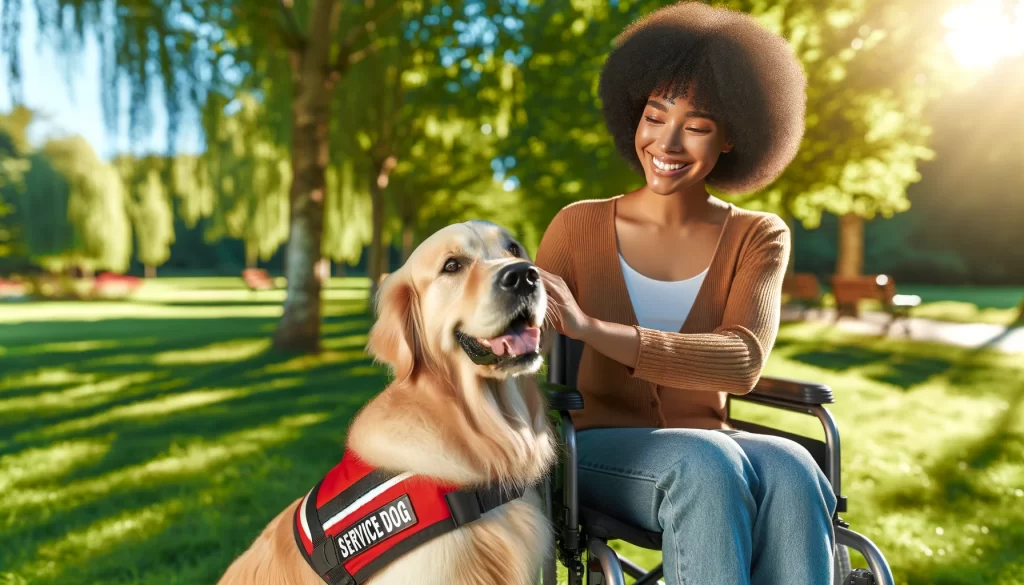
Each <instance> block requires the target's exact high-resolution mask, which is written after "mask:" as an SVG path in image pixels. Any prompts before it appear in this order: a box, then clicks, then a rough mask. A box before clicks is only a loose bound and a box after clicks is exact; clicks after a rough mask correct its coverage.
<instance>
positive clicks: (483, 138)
mask: <svg viewBox="0 0 1024 585" xmlns="http://www.w3.org/2000/svg"><path fill="white" fill-rule="evenodd" d="M474 6H475V7H476V8H475V9H472V7H474ZM460 7H461V8H462V9H463V10H462V12H463V13H464V14H465V15H466V20H465V21H461V20H455V21H452V23H451V26H452V27H453V28H454V29H455V30H459V29H462V31H463V32H462V33H460V40H459V42H460V43H461V44H462V45H472V44H474V43H478V44H479V45H480V46H481V47H482V53H481V56H480V58H479V59H476V60H474V59H469V58H468V57H467V50H466V49H465V47H464V46H463V47H453V46H450V45H451V43H452V41H451V38H450V37H449V36H448V35H446V34H443V33H444V27H443V23H445V22H446V21H449V20H451V19H453V18H454V17H455V16H456V15H457V14H458V10H459V8H460ZM483 8H484V5H483V4H482V3H472V2H467V3H464V4H461V5H460V4H455V5H454V7H453V5H450V4H445V3H410V4H408V5H407V7H406V9H405V10H404V11H403V13H402V17H401V18H399V19H395V20H394V21H389V23H388V25H387V26H381V27H378V28H377V29H376V31H375V33H374V38H373V40H372V43H373V46H374V47H376V50H375V51H374V52H373V54H371V55H369V56H367V57H366V58H365V59H363V60H362V61H361V62H360V63H358V64H356V65H353V66H352V67H351V69H350V70H349V73H348V75H347V76H346V78H345V79H344V81H342V82H341V86H340V88H339V90H340V91H339V92H338V93H337V95H336V99H335V107H336V108H337V113H338V115H337V116H336V117H335V118H334V119H335V120H337V122H336V124H337V125H338V126H340V128H339V129H338V130H336V131H332V132H331V136H332V145H331V148H332V151H334V152H339V153H343V155H344V159H345V160H346V161H351V165H352V170H353V172H354V173H355V176H356V177H358V178H359V179H357V193H358V195H357V193H352V194H351V195H355V196H362V197H366V198H368V200H369V209H370V212H371V213H370V230H369V231H370V236H371V239H370V253H369V262H368V263H369V274H370V279H371V287H374V288H375V286H376V284H377V282H378V279H379V277H380V275H381V274H382V273H383V272H385V271H387V270H388V267H387V264H386V260H387V251H388V249H387V247H386V246H387V244H388V243H389V239H392V238H393V237H394V236H396V235H397V236H398V237H397V239H400V240H401V246H402V248H403V251H402V253H403V257H407V256H408V254H409V253H410V252H411V248H412V246H413V245H414V243H415V240H416V235H415V233H414V227H415V226H417V225H418V223H419V221H420V220H421V219H422V218H421V217H419V216H420V215H421V213H422V212H423V211H424V209H425V207H427V206H430V200H431V199H432V198H433V197H434V196H435V195H436V193H438V192H439V191H443V192H445V193H446V194H448V197H449V198H450V197H451V196H452V194H454V193H459V192H460V191H461V190H463V189H465V188H466V187H468V186H469V185H474V186H480V185H481V183H486V182H491V175H492V171H491V169H490V164H491V159H492V158H493V157H495V156H497V151H496V149H495V143H496V139H497V138H498V136H497V134H494V135H491V136H488V135H486V134H484V133H483V132H482V131H481V130H480V129H481V127H482V126H483V125H484V124H486V123H487V122H488V121H493V119H494V117H495V116H496V115H500V113H501V111H502V108H505V109H508V106H509V105H510V100H509V99H508V98H507V96H505V94H504V92H505V90H507V89H509V87H508V82H509V80H510V79H511V77H510V75H508V73H509V70H510V69H511V68H514V67H515V65H514V64H512V63H510V62H508V61H507V60H503V59H498V58H495V56H494V45H495V44H496V42H497V41H498V39H499V36H500V35H499V32H500V31H499V30H498V27H497V26H496V25H495V22H494V20H495V18H494V17H493V15H489V14H487V13H486V12H484V11H483ZM508 19H509V20H510V21H514V20H515V19H513V18H512V17H508ZM462 25H465V26H462ZM505 26H509V24H506V25H505ZM511 26H512V27H515V26H516V25H515V24H511ZM488 27H491V28H493V30H488ZM471 28H473V29H476V30H479V31H481V32H479V33H477V34H475V35H467V34H466V33H465V31H466V30H469V29H471ZM505 125H506V126H507V123H506V124H505ZM346 130H347V131H346ZM360 184H361V186H362V188H359V185H360ZM443 203H444V204H450V199H447V198H446V199H444V200H443ZM456 215H457V214H456V213H452V214H447V216H448V217H455V216H456ZM389 216H390V218H391V221H389Z"/></svg>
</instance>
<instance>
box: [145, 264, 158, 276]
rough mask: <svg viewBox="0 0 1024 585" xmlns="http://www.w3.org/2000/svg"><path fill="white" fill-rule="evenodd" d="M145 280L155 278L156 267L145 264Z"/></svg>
mask: <svg viewBox="0 0 1024 585" xmlns="http://www.w3.org/2000/svg"><path fill="white" fill-rule="evenodd" d="M146 278H156V266H153V265H152V264H146Z"/></svg>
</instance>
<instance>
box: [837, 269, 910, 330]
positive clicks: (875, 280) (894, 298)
mask: <svg viewBox="0 0 1024 585" xmlns="http://www.w3.org/2000/svg"><path fill="white" fill-rule="evenodd" d="M832 294H833V295H834V296H835V300H836V321H838V320H839V319H840V318H842V317H855V318H856V317H859V316H860V301H862V300H873V301H879V302H880V303H881V304H882V310H883V311H885V313H887V314H888V315H889V322H888V323H886V331H888V330H889V329H890V328H891V327H892V325H893V323H894V322H895V321H896V320H897V319H900V318H902V319H903V320H904V331H906V332H907V334H909V333H910V323H909V321H908V318H909V317H910V310H911V309H913V308H914V307H916V306H918V305H920V304H921V297H919V296H917V295H900V294H896V282H895V281H893V279H892V278H891V277H889V276H887V275H885V274H871V275H864V276H833V277H832Z"/></svg>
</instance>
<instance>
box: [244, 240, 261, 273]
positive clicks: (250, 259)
mask: <svg viewBox="0 0 1024 585" xmlns="http://www.w3.org/2000/svg"><path fill="white" fill-rule="evenodd" d="M258 258H259V254H258V253H257V251H256V244H252V245H250V244H246V245H245V267H246V268H256V261H257V260H258Z"/></svg>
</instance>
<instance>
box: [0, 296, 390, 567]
mask: <svg viewBox="0 0 1024 585" xmlns="http://www.w3.org/2000/svg"><path fill="white" fill-rule="evenodd" d="M364 305H365V302H356V301H353V302H343V303H336V304H335V305H334V306H333V307H331V309H330V310H329V311H325V312H326V313H327V314H328V316H326V317H325V318H324V324H323V332H324V336H325V339H324V347H325V350H324V351H323V353H322V354H321V355H319V356H299V355H290V354H285V353H280V352H275V351H270V350H268V347H269V335H270V334H271V333H272V332H273V328H274V327H275V326H276V319H270V318H257V317H252V318H249V317H239V318H230V319H215V318H209V319H204V318H185V319H164V318H134V319H111V320H104V321H95V322H90V321H63V322H56V321H54V322H43V323H31V324H11V325H9V326H5V327H4V332H3V334H2V340H3V343H4V345H5V348H6V350H7V351H8V352H9V353H10V354H11V355H10V356H5V358H7V357H13V358H14V359H5V360H4V367H3V369H2V370H0V388H3V390H0V426H2V427H3V429H4V433H3V436H2V437H0V489H3V491H4V492H5V494H8V495H10V497H6V496H5V498H3V501H2V502H0V567H3V570H4V571H11V572H12V574H13V575H17V576H19V577H20V578H24V579H25V580H27V581H28V582H31V583H33V584H36V583H40V584H46V583H67V582H88V583H96V584H99V585H103V584H108V583H110V584H112V583H118V584H123V583H180V582H195V583H212V582H216V580H217V578H218V576H219V575H220V574H221V573H222V572H223V571H224V569H225V568H226V567H227V566H228V564H230V562H231V560H233V558H234V557H235V556H237V555H238V554H239V553H241V552H242V551H243V550H244V549H245V548H246V547H248V546H249V544H250V543H251V542H252V539H253V538H255V536H256V535H257V534H258V533H259V532H260V531H261V530H262V529H263V527H264V526H265V525H266V523H267V522H269V521H270V520H271V519H272V518H273V517H274V516H276V515H277V514H278V513H279V512H280V511H281V510H282V509H283V508H284V506H286V505H287V504H288V503H290V502H291V501H292V500H294V499H295V498H297V497H300V496H301V495H302V493H304V492H305V491H306V490H308V489H309V487H310V486H311V485H312V484H313V483H314V482H315V481H316V480H317V478H319V477H320V476H321V475H322V474H323V473H324V471H326V470H327V469H329V468H330V467H331V466H332V465H333V464H334V463H336V462H337V460H338V458H339V457H340V454H341V450H342V445H343V441H344V437H345V430H346V428H347V426H348V423H349V421H350V419H351V418H352V416H353V415H354V414H355V412H356V411H357V410H358V409H359V408H360V407H361V406H362V404H364V403H365V402H366V400H368V399H369V398H370V397H372V396H373V395H374V394H375V393H376V392H379V391H380V390H381V389H382V388H383V387H384V385H385V383H386V378H385V375H384V372H383V371H381V370H380V369H378V368H376V367H374V366H373V364H372V363H371V361H370V359H369V358H368V357H367V356H366V355H365V354H364V352H363V346H364V344H365V334H366V330H367V328H368V325H369V320H368V317H367V316H366V313H365V306H364ZM85 310H87V307H86V309H85ZM47 372H51V373H55V375H54V376H52V381H51V382H52V383H42V384H36V385H32V384H31V383H28V382H26V383H25V385H24V387H22V388H18V387H13V388H12V386H14V385H15V384H17V382H18V380H29V381H31V380H35V379H37V378H40V377H41V376H42V375H43V374H45V373H47ZM140 375H141V376H142V377H141V378H132V376H140ZM43 379H44V382H45V376H43ZM125 379H130V380H135V381H136V382H137V383H112V381H113V382H118V381H119V380H120V381H123V380H125ZM37 381H38V380H37ZM105 384H106V385H105ZM33 400H38V401H39V402H38V404H33V403H32V401H33ZM183 579H184V581H183ZM15 582H18V581H17V580H16V581H15Z"/></svg>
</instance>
